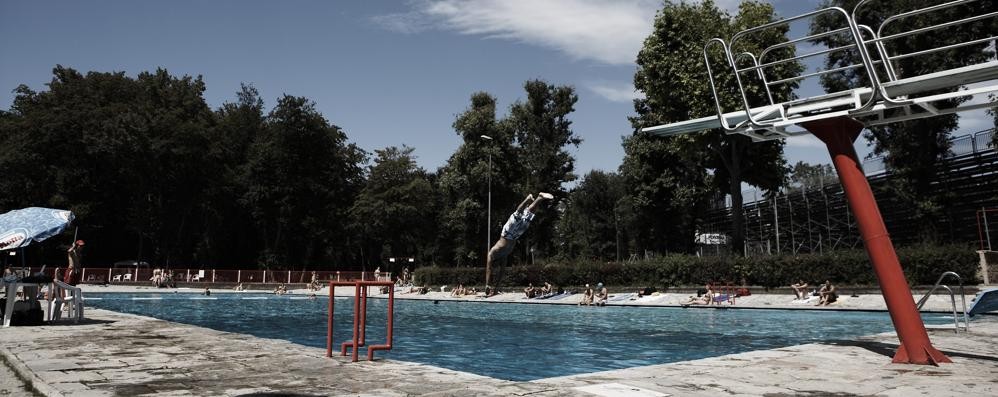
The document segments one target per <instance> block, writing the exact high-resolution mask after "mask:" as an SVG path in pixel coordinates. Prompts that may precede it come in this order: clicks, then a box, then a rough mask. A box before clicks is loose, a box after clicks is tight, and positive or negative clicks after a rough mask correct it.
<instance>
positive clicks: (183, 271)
mask: <svg viewBox="0 0 998 397" xmlns="http://www.w3.org/2000/svg"><path fill="white" fill-rule="evenodd" d="M12 269H13V270H15V271H18V272H20V271H21V268H20V267H18V266H12ZM40 270H41V268H40V267H31V268H25V271H24V273H26V274H25V275H27V274H34V273H35V272H38V271H40ZM64 270H65V268H64V267H62V266H46V267H45V274H47V275H50V276H54V275H55V274H56V272H58V273H59V275H60V276H61V275H62V274H63V271H64ZM155 270H157V269H155V268H146V267H142V268H136V267H128V268H125V267H119V268H107V267H84V268H82V269H80V274H79V276H80V282H81V283H85V284H103V283H112V284H119V283H121V284H144V283H148V282H150V281H151V279H152V278H153V272H154V271H155ZM161 270H163V271H172V272H173V281H174V282H178V283H183V282H202V283H288V284H293V283H309V282H311V281H312V272H311V271H305V272H302V271H300V270H295V271H289V270H215V269H189V268H172V269H161ZM315 273H316V281H318V282H320V283H325V282H327V281H354V280H373V281H391V280H392V274H391V273H389V272H377V273H375V272H354V271H316V272H315ZM126 276H127V277H126Z"/></svg>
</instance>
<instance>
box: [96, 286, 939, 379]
mask: <svg viewBox="0 0 998 397" xmlns="http://www.w3.org/2000/svg"><path fill="white" fill-rule="evenodd" d="M327 302H328V300H327V298H324V297H320V298H318V299H315V300H309V299H306V298H304V297H301V296H274V295H269V294H268V295H261V294H215V295H212V296H210V297H205V296H200V295H195V294H190V293H187V294H185V293H165V294H121V293H106V294H87V304H88V305H90V306H94V307H98V308H102V309H109V310H114V311H119V312H125V313H134V314H140V315H145V316H150V317H155V318H160V319H163V320H169V321H176V322H180V323H186V324H192V325H197V326H202V327H207V328H212V329H217V330H222V331H229V332H238V333H245V334H250V335H254V336H259V337H264V338H274V339H284V340H288V341H291V342H294V343H299V344H302V345H307V346H314V347H320V348H325V346H326V310H327ZM395 302H396V307H395V316H396V317H395V341H394V349H393V350H391V351H390V352H378V353H377V354H376V356H377V357H379V358H382V357H384V358H391V359H395V360H403V361H412V362H418V363H424V364H430V365H435V366H439V367H444V368H450V369H454V370H459V371H466V372H471V373H475V374H480V375H485V376H490V377H495V378H499V379H507V380H515V381H528V380H534V379H540V378H547V377H552V376H564V375H573V374H579V373H590V372H596V371H604V370H610V369H618V368H629V367H636V366H644V365H651V364H663V363H669V362H676V361H684V360H693V359H698V358H705V357H713V356H720V355H725V354H732V353H740V352H745V351H751V350H760V349H771V348H776V347H783V346H791V345H798V344H803V343H811V342H819V341H833V340H840V339H848V338H852V337H856V336H860V335H868V334H874V333H879V332H885V331H890V330H892V327H891V322H890V318H889V317H888V315H887V314H886V313H868V312H840V311H789V310H751V309H739V310H703V309H681V308H661V307H656V308H642V307H578V306H561V305H523V304H490V303H480V302H468V301H440V302H439V304H435V303H434V302H433V301H426V300H396V301H395ZM385 310H386V301H385V300H384V299H371V300H369V301H368V336H367V340H368V343H372V344H374V343H382V342H383V341H384V321H385ZM352 313H353V304H352V298H337V304H336V315H337V316H338V319H340V320H339V321H338V322H337V329H336V335H335V341H336V345H337V346H338V345H339V343H340V342H342V341H345V340H347V339H348V338H350V332H349V331H350V330H349V329H348V328H350V321H351V320H352V318H353V317H352ZM936 316H938V315H936ZM930 320H931V319H930ZM927 321H928V320H927ZM944 321H945V318H943V319H942V320H940V319H935V321H934V322H936V323H941V322H944ZM364 352H365V351H364V350H363V349H362V350H361V353H364Z"/></svg>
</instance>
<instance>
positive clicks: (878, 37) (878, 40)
mask: <svg viewBox="0 0 998 397" xmlns="http://www.w3.org/2000/svg"><path fill="white" fill-rule="evenodd" d="M872 1H873V0H862V1H860V2H859V3H857V4H856V6H855V7H854V8H853V11H852V15H851V16H852V20H853V22H854V23H856V24H857V25H858V26H860V27H861V28H865V29H867V30H870V31H872V29H871V28H869V27H868V26H865V25H863V24H860V23H859V17H858V16H857V14H858V13H860V10H861V9H862V8H863V6H865V5H866V4H868V3H870V2H872ZM975 1H979V0H954V1H950V2H946V3H942V4H936V5H932V6H928V7H923V8H918V9H915V10H911V11H907V12H903V13H900V14H896V15H892V16H890V17H888V18H886V19H884V20H883V21H882V22H881V23H880V25H879V26H878V27H877V31H876V34H875V35H874V38H873V39H871V40H866V41H865V42H866V43H867V44H874V45H876V47H877V50H878V52H879V53H880V57H881V58H882V60H883V61H884V64H885V67H886V69H887V74H888V76H887V77H888V79H889V80H890V81H893V80H897V78H898V77H897V75H896V72H895V71H894V64H893V63H892V61H895V60H898V59H904V58H910V57H915V56H920V55H925V54H931V53H934V52H939V51H946V50H951V49H954V48H959V47H966V46H970V45H975V44H981V43H985V42H990V41H993V40H995V39H996V38H998V36H991V37H987V38H981V39H977V40H970V41H965V42H962V43H956V44H950V45H946V46H941V47H936V48H930V49H926V50H921V51H916V52H912V53H908V54H899V55H895V56H890V54H888V53H887V50H886V47H885V46H884V43H886V42H887V41H890V40H894V39H897V38H902V37H908V36H912V35H916V34H920V33H925V32H929V31H933V30H938V29H943V28H947V27H950V26H956V25H962V24H966V23H970V22H974V21H979V20H982V19H987V18H993V17H996V16H998V12H989V13H985V14H980V15H974V16H970V17H967V18H963V19H957V20H953V21H946V22H942V23H939V24H935V25H930V26H926V27H921V28H917V29H911V30H907V31H903V32H899V33H894V34H890V35H887V36H884V34H883V33H884V30H885V28H886V27H887V26H888V25H891V24H893V23H894V22H896V21H899V20H902V19H905V18H908V17H912V16H916V15H921V14H925V13H930V12H935V11H939V10H942V9H947V8H951V7H955V6H959V5H963V4H968V3H973V2H975ZM875 88H876V91H877V92H878V93H879V94H880V97H881V98H882V99H883V100H884V101H886V102H889V103H893V104H896V105H900V104H903V103H904V102H905V100H906V99H907V98H894V97H891V96H890V95H888V94H887V91H886V89H885V88H884V87H883V85H881V86H880V87H875Z"/></svg>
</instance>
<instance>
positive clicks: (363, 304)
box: [354, 281, 367, 349]
mask: <svg viewBox="0 0 998 397" xmlns="http://www.w3.org/2000/svg"><path fill="white" fill-rule="evenodd" d="M365 283H366V282H365V281H360V282H359V283H358V285H362V287H360V344H359V345H356V346H355V347H354V348H355V349H356V348H358V347H361V346H364V344H365V343H366V341H367V335H366V333H367V286H366V285H365Z"/></svg>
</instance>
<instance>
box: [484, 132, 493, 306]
mask: <svg viewBox="0 0 998 397" xmlns="http://www.w3.org/2000/svg"><path fill="white" fill-rule="evenodd" d="M482 139H485V140H487V141H489V143H491V142H492V137H490V136H488V135H482ZM488 180H489V199H488V200H489V204H488V210H487V212H486V215H485V263H486V264H488V263H489V248H490V247H491V246H492V146H491V145H489V173H488ZM487 267H488V266H486V269H485V284H486V285H485V286H486V287H488V283H489V272H490V271H491V269H487Z"/></svg>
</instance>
